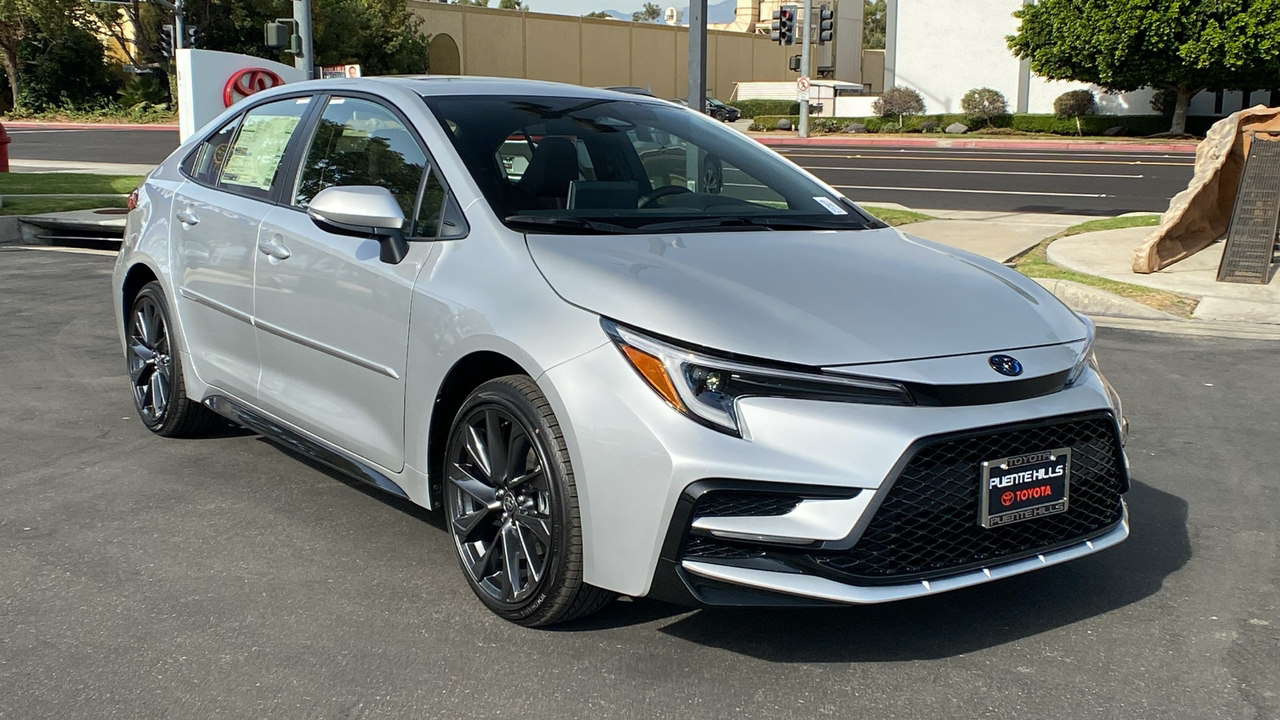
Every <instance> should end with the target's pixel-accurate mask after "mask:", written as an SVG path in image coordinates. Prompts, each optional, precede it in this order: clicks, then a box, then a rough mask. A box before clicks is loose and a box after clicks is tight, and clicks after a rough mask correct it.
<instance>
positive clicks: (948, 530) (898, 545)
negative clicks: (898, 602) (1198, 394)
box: [809, 417, 1126, 584]
mask: <svg viewBox="0 0 1280 720" xmlns="http://www.w3.org/2000/svg"><path fill="white" fill-rule="evenodd" d="M1060 447H1069V448H1071V450H1072V454H1071V490H1070V501H1069V503H1068V508H1067V511H1066V512H1064V513H1059V514H1057V515H1047V516H1044V517H1040V518H1035V519H1033V520H1026V521H1023V522H1017V523H1012V524H1009V525H1004V526H1000V527H995V528H990V529H988V528H984V527H982V526H981V525H979V524H978V502H979V497H978V496H979V487H978V485H979V482H980V480H979V478H980V477H981V463H982V462H983V461H984V460H994V459H997V458H1003V457H1009V456H1012V455H1020V454H1023V453H1030V452H1037V451H1041V450H1051V449H1053V448H1060ZM1123 462H1124V461H1123V459H1122V457H1121V450H1120V444H1119V440H1118V438H1117V436H1116V431H1115V426H1114V423H1113V422H1112V420H1111V419H1110V418H1109V417H1089V418H1083V419H1073V420H1068V421H1057V422H1053V423H1049V424H1043V425H1038V426H1035V427H1025V428H1017V429H1011V430H1007V431H1001V432H995V433H991V434H984V435H980V436H976V437H973V436H970V437H964V438H956V439H944V440H940V441H937V442H934V443H930V444H928V445H926V446H925V447H923V448H921V449H920V450H919V451H918V452H917V453H916V455H915V456H914V457H913V458H911V460H910V461H909V462H908V463H907V465H906V467H905V468H904V469H903V471H902V473H901V475H899V476H898V479H897V480H896V481H895V482H894V484H893V487H892V488H891V489H890V490H889V493H888V495H887V496H886V497H885V499H884V502H883V503H882V504H881V505H880V508H879V510H877V511H876V514H875V516H874V517H873V518H872V520H871V524H870V525H869V526H868V527H867V529H866V531H865V532H864V533H863V535H862V537H861V539H859V541H858V543H857V545H855V546H854V547H853V548H852V549H850V550H847V551H841V552H838V553H833V554H817V553H815V554H812V555H810V556H809V559H810V560H811V561H813V562H816V563H817V564H818V565H819V566H820V567H822V568H824V569H826V570H829V571H833V572H834V573H835V574H837V575H840V576H845V577H846V578H851V579H854V580H857V581H858V582H861V583H864V584H866V583H872V584H875V583H879V584H884V583H893V582H905V581H907V580H911V579H922V578H927V577H934V576H938V575H947V574H951V573H954V572H958V571H960V570H963V569H965V568H966V567H968V566H976V565H985V564H989V563H990V562H992V561H998V560H1002V559H1012V558H1014V557H1017V556H1020V555H1027V554H1032V553H1034V552H1039V551H1044V550H1045V549H1048V548H1052V547H1054V546H1059V545H1062V544H1065V543H1069V542H1072V541H1078V540H1080V539H1081V538H1084V537H1088V536H1090V535H1095V534H1098V533H1099V532H1100V531H1103V530H1105V529H1106V528H1108V527H1110V526H1112V525H1114V524H1115V523H1116V522H1118V521H1119V520H1120V518H1121V516H1122V513H1123V510H1122V507H1121V504H1120V495H1121V493H1123V492H1124V491H1125V489H1126V487H1125V475H1124V470H1123Z"/></svg>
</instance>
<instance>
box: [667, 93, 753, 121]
mask: <svg viewBox="0 0 1280 720" xmlns="http://www.w3.org/2000/svg"><path fill="white" fill-rule="evenodd" d="M671 102H673V103H676V104H677V105H683V106H685V107H689V101H688V100H685V99H684V98H674V99H672V100H671ZM703 112H705V113H706V114H708V115H710V116H711V117H713V118H715V119H716V120H719V121H720V122H733V121H735V120H737V119H738V118H740V117H742V113H741V112H740V111H739V110H738V108H736V107H734V106H732V105H725V104H724V103H722V102H720V101H719V100H717V99H715V98H711V97H709V98H707V105H706V107H705V108H703Z"/></svg>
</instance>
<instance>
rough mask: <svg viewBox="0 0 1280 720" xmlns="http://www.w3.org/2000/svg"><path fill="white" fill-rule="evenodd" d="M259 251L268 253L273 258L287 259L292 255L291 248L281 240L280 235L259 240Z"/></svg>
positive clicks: (264, 253)
mask: <svg viewBox="0 0 1280 720" xmlns="http://www.w3.org/2000/svg"><path fill="white" fill-rule="evenodd" d="M258 252H261V253H262V254H263V255H266V256H267V257H269V258H271V259H273V260H287V259H288V258H289V255H290V253H289V248H287V247H285V246H284V245H283V244H282V243H281V242H280V236H279V235H277V236H275V237H273V238H271V239H270V240H259V241H258Z"/></svg>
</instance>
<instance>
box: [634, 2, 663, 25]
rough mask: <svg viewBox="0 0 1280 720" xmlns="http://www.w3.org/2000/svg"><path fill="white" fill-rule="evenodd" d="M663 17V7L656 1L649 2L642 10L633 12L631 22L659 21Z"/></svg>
mask: <svg viewBox="0 0 1280 720" xmlns="http://www.w3.org/2000/svg"><path fill="white" fill-rule="evenodd" d="M661 17H662V8H661V7H659V6H658V5H657V4H655V3H651V2H647V3H645V4H644V7H643V8H642V9H641V10H640V12H634V13H631V22H647V23H651V22H658V20H659V19H660V18H661Z"/></svg>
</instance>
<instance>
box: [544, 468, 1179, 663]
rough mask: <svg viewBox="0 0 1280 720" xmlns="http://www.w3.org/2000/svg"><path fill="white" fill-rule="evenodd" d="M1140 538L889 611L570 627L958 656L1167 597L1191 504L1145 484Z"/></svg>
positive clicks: (651, 610)
mask: <svg viewBox="0 0 1280 720" xmlns="http://www.w3.org/2000/svg"><path fill="white" fill-rule="evenodd" d="M1126 497H1127V499H1128V501H1129V507H1130V519H1131V522H1132V535H1131V536H1130V537H1129V539H1128V540H1127V541H1125V542H1124V543H1122V544H1120V545H1119V546H1117V547H1114V548H1111V549H1108V550H1105V551H1103V552H1100V553H1098V554H1097V555H1093V556H1090V557H1087V558H1082V559H1080V560H1076V561H1074V562H1069V563H1065V564H1063V565H1057V566H1054V567H1051V568H1046V569H1044V570H1040V571H1037V572H1032V573H1028V574H1026V575H1020V576H1017V577H1013V578H1008V579H1005V580H1001V581H997V582H993V583H988V584H985V585H979V586H975V587H971V588H967V589H963V590H956V591H953V592H948V593H943V594H941V595H937V596H934V597H928V598H919V599H915V600H905V601H901V602H896V603H888V604H884V605H864V606H855V607H836V608H823V609H805V610H795V609H721V608H715V609H705V610H699V611H696V612H692V613H689V611H688V610H687V609H686V608H679V607H676V606H672V605H666V604H663V603H656V602H650V601H644V600H638V601H635V602H630V603H614V604H613V605H611V606H610V607H609V608H607V609H606V610H604V611H602V612H601V613H599V614H598V615H596V616H592V617H590V618H586V619H584V620H583V621H582V622H578V623H572V624H570V625H569V626H566V628H565V629H572V630H591V629H601V628H606V627H612V626H623V625H629V624H641V623H647V622H652V621H654V620H659V619H662V618H664V617H671V616H674V615H676V614H681V613H688V614H687V615H685V616H684V617H681V618H679V619H677V620H675V621H674V622H671V623H670V624H668V625H665V626H663V627H662V628H661V629H660V632H662V633H665V634H667V635H670V636H672V637H676V638H680V639H682V640H686V641H689V642H693V643H697V644H699V645H705V646H708V647H715V648H720V649H723V650H728V651H731V652H736V653H739V654H743V655H749V656H751V657H755V658H759V659H762V660H768V661H770V662H785V663H822V662H886V661H903V660H925V659H937V658H947V657H954V656H956V655H961V654H965V653H970V652H974V651H977V650H982V649H986V648H990V647H994V646H997V645H1001V644H1004V643H1007V642H1010V641H1013V640H1018V639H1021V638H1025V637H1030V636H1033V635H1037V634H1040V633H1043V632H1045V631H1048V630H1053V629H1056V628H1060V627H1065V626H1067V625H1071V624H1073V623H1077V622H1080V621H1082V620H1087V619H1088V618H1091V617H1095V616H1098V615H1103V614H1105V613H1108V612H1112V611H1114V610H1117V609H1120V608H1123V607H1125V606H1127V605H1131V604H1133V603H1136V602H1138V601H1140V600H1143V599H1144V598H1147V597H1150V596H1151V595H1154V594H1155V593H1157V592H1159V590H1160V588H1161V587H1162V585H1163V583H1164V579H1165V578H1166V577H1168V576H1169V575H1171V574H1173V573H1174V572H1176V571H1178V570H1179V569H1180V568H1182V567H1183V566H1184V565H1186V564H1187V562H1188V561H1189V560H1190V559H1191V557H1192V548H1191V539H1190V536H1189V535H1188V533H1187V503H1186V502H1185V501H1184V500H1182V498H1179V497H1177V496H1175V495H1172V494H1170V493H1167V492H1164V491H1162V490H1157V489H1156V488H1153V487H1151V486H1150V485H1146V484H1144V483H1140V482H1134V483H1133V489H1132V490H1131V491H1130V492H1129V494H1128V495H1127V496H1126Z"/></svg>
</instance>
